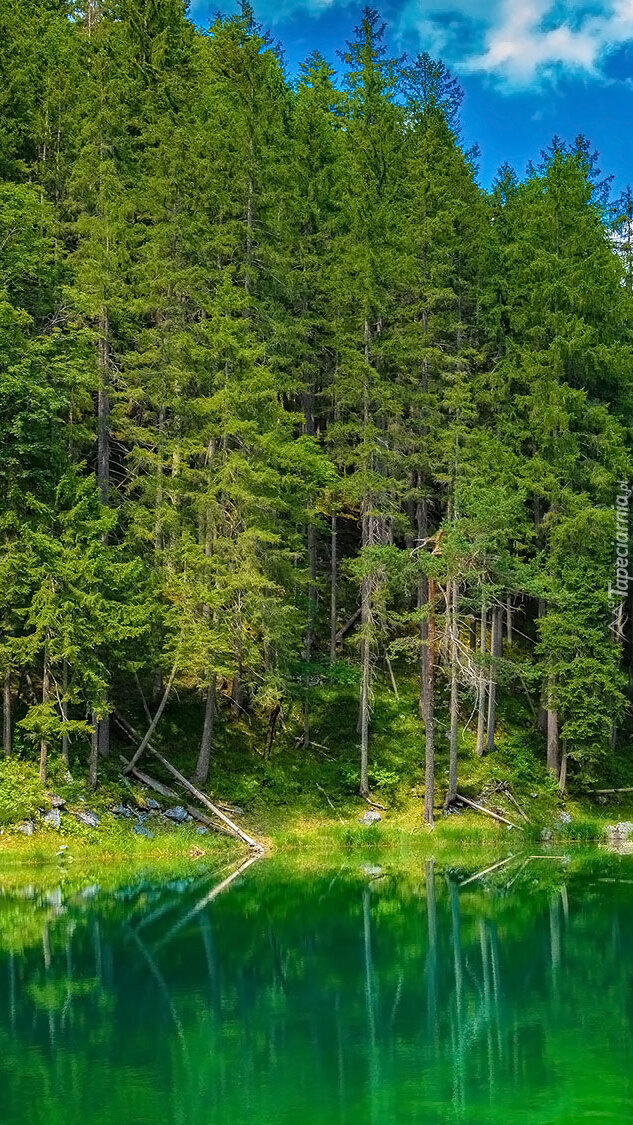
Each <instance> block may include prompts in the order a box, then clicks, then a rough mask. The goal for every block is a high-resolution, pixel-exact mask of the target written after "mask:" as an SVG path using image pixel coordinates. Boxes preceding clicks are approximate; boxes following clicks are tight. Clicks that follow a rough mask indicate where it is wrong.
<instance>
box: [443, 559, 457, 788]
mask: <svg viewBox="0 0 633 1125" xmlns="http://www.w3.org/2000/svg"><path fill="white" fill-rule="evenodd" d="M450 623H451V702H450V737H449V759H448V791H447V793H446V798H445V800H444V808H448V806H449V805H450V804H451V803H452V802H453V801H454V800H455V797H456V796H457V735H458V718H459V694H458V676H457V672H458V668H457V661H458V655H459V652H458V649H459V636H458V627H457V580H456V579H453V581H452V583H451V601H450Z"/></svg>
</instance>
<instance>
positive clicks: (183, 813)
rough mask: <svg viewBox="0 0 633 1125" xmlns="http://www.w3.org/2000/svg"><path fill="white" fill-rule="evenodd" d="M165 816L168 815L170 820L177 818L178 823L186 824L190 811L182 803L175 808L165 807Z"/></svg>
mask: <svg viewBox="0 0 633 1125" xmlns="http://www.w3.org/2000/svg"><path fill="white" fill-rule="evenodd" d="M163 816H166V817H167V819H168V820H175V821H176V824H184V823H185V821H186V820H189V813H188V812H187V810H186V809H183V807H182V805H176V806H175V808H173V809H165V812H164V813H163Z"/></svg>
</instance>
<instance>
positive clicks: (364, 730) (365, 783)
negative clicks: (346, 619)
mask: <svg viewBox="0 0 633 1125" xmlns="http://www.w3.org/2000/svg"><path fill="white" fill-rule="evenodd" d="M361 610H362V612H361V624H362V628H363V640H362V647H361V677H362V678H361V691H360V716H359V719H360V793H361V797H368V796H369V697H370V691H371V645H370V641H369V635H368V634H369V629H370V625H371V594H370V588H369V578H363V582H362V590H361Z"/></svg>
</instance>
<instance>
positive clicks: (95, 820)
mask: <svg viewBox="0 0 633 1125" xmlns="http://www.w3.org/2000/svg"><path fill="white" fill-rule="evenodd" d="M75 816H76V818H77V820H78V821H79V823H80V824H85V825H86V827H87V828H98V827H99V817H98V816H97V814H96V812H93V811H92V809H86V810H85V811H82V812H76V813H75Z"/></svg>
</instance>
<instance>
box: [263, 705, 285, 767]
mask: <svg viewBox="0 0 633 1125" xmlns="http://www.w3.org/2000/svg"><path fill="white" fill-rule="evenodd" d="M280 714H281V707H280V705H279V703H277V704H276V705H275V706H274V707H273V709H272V711H271V712H270V715H269V717H268V730H267V732H266V747H265V750H264V758H265V759H266V761H267V762H269V761H270V759H271V756H272V752H273V742H274V741H275V731H276V730H277V721H278V719H279V716H280Z"/></svg>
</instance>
